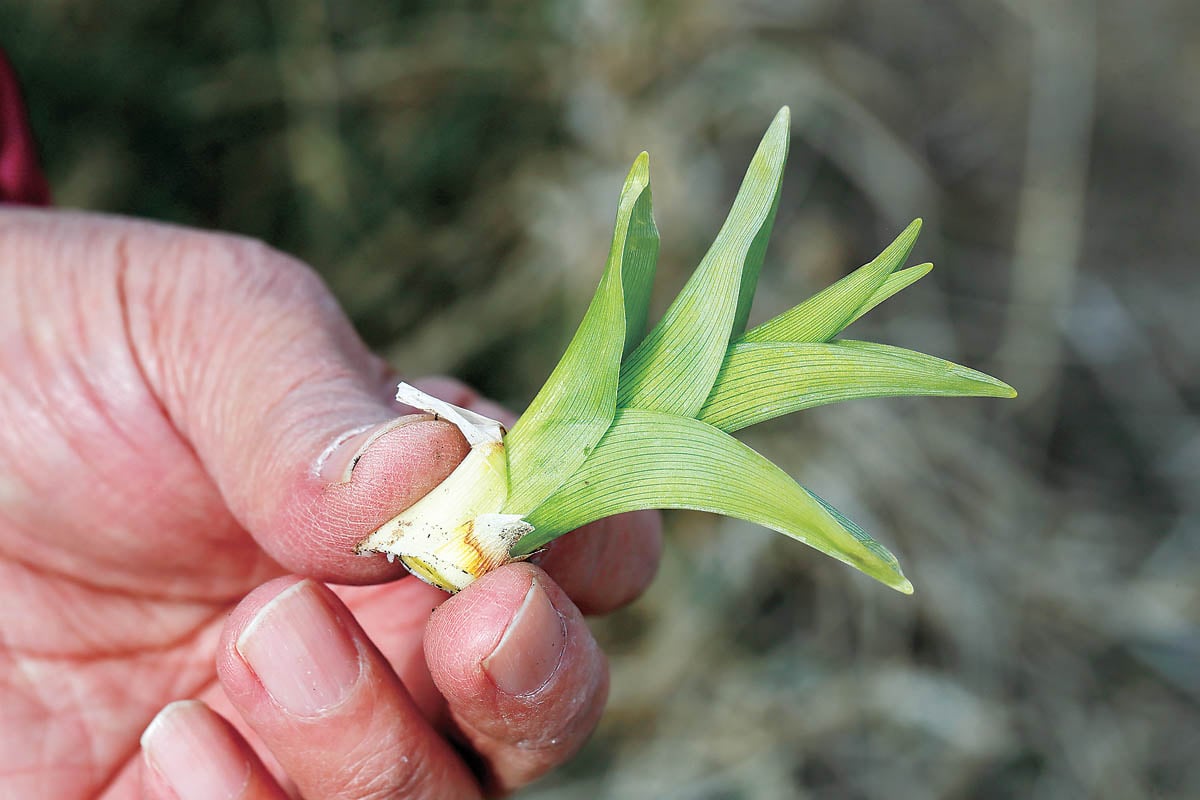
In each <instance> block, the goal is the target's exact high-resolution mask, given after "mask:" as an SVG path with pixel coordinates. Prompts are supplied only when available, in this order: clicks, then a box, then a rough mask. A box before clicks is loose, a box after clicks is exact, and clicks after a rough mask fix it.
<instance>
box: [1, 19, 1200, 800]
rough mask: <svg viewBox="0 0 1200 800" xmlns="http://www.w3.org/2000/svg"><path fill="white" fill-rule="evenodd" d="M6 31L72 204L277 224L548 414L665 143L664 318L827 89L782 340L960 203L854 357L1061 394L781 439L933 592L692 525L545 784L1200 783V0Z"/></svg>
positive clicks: (796, 140)
mask: <svg viewBox="0 0 1200 800" xmlns="http://www.w3.org/2000/svg"><path fill="white" fill-rule="evenodd" d="M0 44H2V45H3V46H4V47H6V48H7V49H8V50H9V52H10V55H11V56H12V58H13V60H14V62H15V63H16V65H17V67H18V71H19V72H20V73H21V74H22V75H23V77H24V79H25V83H26V87H27V90H28V93H29V96H30V102H31V106H32V113H33V120H34V124H35V127H36V129H37V132H38V135H39V138H40V140H41V142H42V148H43V152H44V157H45V160H46V162H47V165H48V167H49V171H50V174H51V178H52V182H53V184H54V187H55V190H56V197H57V200H58V201H59V202H60V203H61V204H64V205H71V206H82V207H86V208H92V209H98V210H106V211H113V212H119V213H127V214H137V215H143V216H148V217H152V218H157V219H166V220H174V221H179V222H183V223H187V224H191V225H200V226H206V227H213V228H220V229H223V230H230V231H237V232H242V233H246V234H249V235H252V236H256V237H260V238H262V239H265V240H266V241H268V242H270V243H272V244H274V245H276V246H278V247H280V248H283V249H285V250H288V251H291V252H293V253H296V254H298V255H300V256H301V257H303V258H305V259H306V260H308V261H309V262H310V263H312V264H314V265H315V266H316V267H317V268H318V269H320V270H321V272H322V273H323V274H324V275H325V276H326V278H327V279H328V281H329V282H330V284H331V285H332V286H333V288H334V290H335V292H336V293H337V295H338V296H339V297H340V299H341V300H342V302H343V303H344V304H345V305H346V307H347V309H348V310H349V312H350V314H351V315H352V316H353V318H354V320H355V321H356V323H357V324H358V326H359V328H360V329H361V330H362V332H363V334H364V336H365V337H366V338H367V339H368V340H369V341H370V342H371V344H373V345H374V346H376V347H378V348H380V349H381V350H383V351H385V352H387V353H388V354H389V355H390V356H391V357H392V358H393V359H394V361H395V363H396V364H397V365H398V366H399V367H401V368H402V369H403V370H405V371H406V372H407V373H410V374H420V373H424V372H429V371H444V372H451V373H455V374H457V375H460V376H462V377H464V378H466V379H468V380H471V381H473V382H474V383H476V384H477V385H479V386H480V387H481V388H483V389H484V390H486V391H487V392H489V393H491V394H492V395H494V396H496V397H498V398H500V399H502V400H504V401H506V402H508V403H510V404H512V405H513V406H515V407H519V406H521V405H522V404H523V403H524V402H527V401H528V399H529V398H530V397H531V396H532V394H533V393H534V391H535V390H536V388H537V387H538V386H539V385H540V383H541V381H542V380H543V379H544V377H545V375H546V374H547V372H548V371H549V368H550V367H551V366H552V365H553V363H554V360H555V359H556V358H557V355H558V354H559V352H560V350H561V347H562V346H563V345H564V344H565V342H566V340H567V338H568V337H569V335H570V333H571V332H572V330H573V326H574V325H575V324H576V322H577V320H578V318H579V316H580V314H581V312H582V310H583V308H584V307H585V304H586V302H587V300H588V298H589V296H590V293H591V291H592V289H593V288H594V285H595V282H596V280H597V279H598V276H599V274H600V270H601V268H602V265H603V260H604V257H605V254H606V252H607V246H608V239H609V237H610V235H611V222H612V218H613V213H614V210H615V203H616V198H617V193H618V190H619V188H620V181H621V179H622V177H623V175H624V173H625V170H626V169H627V168H628V165H629V163H630V162H631V161H632V159H633V158H634V156H635V155H636V154H637V153H638V152H639V151H640V150H642V149H647V150H649V151H650V155H651V170H652V173H651V174H652V180H653V186H654V195H655V197H654V199H655V206H656V216H657V219H658V223H659V227H660V229H661V231H662V234H663V254H662V259H661V264H660V275H659V293H658V294H657V295H656V297H657V308H658V309H659V310H661V309H662V308H663V307H664V306H665V304H666V302H668V301H669V299H670V297H671V296H673V293H674V291H675V290H677V289H678V287H679V286H680V285H681V284H682V282H683V281H684V280H685V278H686V275H687V273H688V271H689V270H690V269H691V268H692V267H694V266H695V264H696V263H697V262H698V260H699V258H700V256H701V255H702V254H703V252H704V250H705V248H706V246H707V244H708V243H709V241H710V240H711V237H712V236H713V235H715V233H716V231H717V228H718V226H719V224H720V222H721V219H722V218H723V215H724V213H725V211H726V210H727V208H728V204H729V203H730V201H731V200H732V197H733V194H734V191H735V189H736V186H737V182H738V180H739V179H740V175H741V170H742V169H743V168H744V167H745V165H746V163H747V162H748V159H749V156H750V154H751V152H752V151H753V148H754V146H755V144H756V143H757V140H758V137H759V136H760V135H761V133H762V131H763V130H764V129H765V127H766V125H767V123H768V122H769V121H770V119H771V116H772V114H773V113H774V111H775V110H776V109H777V108H778V106H780V105H782V104H785V103H786V104H790V105H791V107H792V110H793V116H794V132H793V148H792V153H791V159H790V161H789V165H788V174H787V177H786V182H785V187H784V194H783V199H782V203H781V207H780V211H779V218H778V221H777V223H776V226H775V235H774V238H773V241H772V245H771V247H770V249H769V251H768V254H767V265H766V267H765V268H764V270H763V278H762V286H761V289H760V293H759V297H758V302H757V305H756V310H755V317H754V318H755V319H764V318H766V317H767V316H769V315H771V314H773V313H775V312H778V311H780V310H782V309H784V308H785V307H788V306H790V305H792V304H794V303H796V302H798V301H799V300H801V299H802V298H803V297H805V296H806V295H807V293H809V292H810V291H812V290H814V289H816V288H819V287H821V286H823V285H824V284H826V283H828V282H830V281H832V280H834V279H836V278H838V277H840V276H841V275H842V274H844V273H845V272H846V271H848V270H849V269H850V268H852V267H854V266H857V265H859V264H861V263H863V262H864V261H866V260H868V259H869V258H870V257H872V256H873V255H874V254H875V253H876V252H877V251H878V250H879V249H881V248H882V247H883V245H885V244H886V243H887V242H888V241H890V239H891V238H892V236H894V235H895V234H896V233H897V232H899V230H900V229H901V228H902V227H903V225H904V224H905V223H907V222H908V221H909V219H910V218H912V217H915V216H922V217H924V219H925V221H926V227H925V229H924V232H923V234H922V237H921V239H920V241H919V242H918V245H917V249H916V251H915V253H914V258H916V259H920V260H932V261H934V262H935V263H936V264H937V268H936V269H935V270H934V272H933V274H932V275H931V276H930V277H928V278H926V279H925V280H924V281H922V282H921V283H919V284H918V285H917V286H915V287H914V288H912V289H910V290H908V291H906V292H905V293H904V294H902V295H900V296H899V297H897V298H896V299H894V300H892V301H890V302H889V303H888V304H886V305H885V306H883V307H882V308H880V309H878V310H877V311H875V312H873V313H872V314H871V315H870V316H869V317H867V318H865V319H864V320H862V321H861V322H859V323H857V324H856V326H855V329H853V331H852V333H853V335H854V336H856V337H858V338H865V339H876V340H879V341H884V342H888V343H893V344H900V345H904V346H908V347H912V348H914V349H919V350H924V351H927V352H930V353H935V354H938V355H942V356H945V357H948V358H953V359H956V360H960V361H963V362H965V363H967V364H970V365H972V366H976V367H979V368H981V369H985V370H988V371H990V372H993V373H995V374H997V375H999V376H1000V377H1002V378H1004V379H1005V380H1007V381H1009V382H1010V383H1012V384H1013V385H1014V386H1016V387H1017V388H1018V389H1019V390H1020V391H1021V397H1020V398H1019V399H1018V400H1016V401H1010V402H1000V401H993V400H942V399H916V400H878V401H859V402H857V403H850V404H845V405H842V406H834V407H828V408H820V409H814V410H810V411H806V412H802V413H801V414H799V415H796V416H794V417H792V418H789V419H786V420H782V421H778V422H773V423H768V424H767V425H764V426H762V427H761V428H758V429H755V430H753V431H750V432H748V434H747V436H746V437H745V438H746V439H747V441H749V442H750V443H751V444H752V445H753V446H755V447H756V448H758V449H760V450H762V451H763V452H764V453H766V454H767V455H768V456H770V457H771V458H773V459H774V460H776V461H777V462H778V463H780V464H781V466H783V467H784V468H785V469H788V470H789V471H790V472H791V473H792V474H794V475H796V476H797V477H798V478H799V479H800V480H801V481H802V482H804V483H806V484H808V485H811V486H812V487H813V488H814V489H815V490H816V491H817V492H819V493H821V494H822V495H824V496H826V497H828V498H829V499H830V501H831V502H833V503H835V504H836V505H838V506H839V507H840V508H842V509H843V510H845V511H846V512H847V514H848V515H849V516H850V517H851V518H853V519H855V520H856V521H858V522H859V523H860V524H862V525H863V526H864V527H865V528H867V529H868V530H871V531H872V532H873V533H875V534H876V535H877V536H878V538H880V540H881V541H883V542H884V543H886V544H888V545H889V546H891V547H893V549H894V550H895V551H896V552H897V553H898V555H899V556H900V557H901V560H902V562H903V563H904V565H905V568H906V571H907V573H908V575H909V576H910V577H911V578H912V580H913V582H914V584H915V585H916V586H917V593H916V594H915V595H914V596H913V597H911V598H906V597H902V596H900V595H898V594H895V593H893V592H891V591H889V590H887V589H885V588H883V587H882V586H880V585H878V584H875V583H873V582H871V581H869V580H868V579H865V578H863V577H862V576H859V575H857V574H854V573H852V572H851V571H850V570H848V569H846V568H845V567H842V566H841V565H839V564H836V563H835V562H833V561H831V560H829V559H826V558H823V557H820V556H818V555H817V554H816V553H815V552H813V551H810V550H808V549H806V548H804V547H802V546H799V545H796V544H794V543H791V542H789V541H786V540H784V539H783V538H782V537H779V536H777V535H774V534H771V533H768V532H766V531H764V530H761V529H756V528H754V527H753V526H749V525H745V524H741V523H737V522H732V521H727V520H721V519H716V518H712V517H707V516H704V515H699V514H678V515H673V516H671V517H669V520H668V522H669V528H670V530H669V539H668V540H669V547H668V551H667V554H666V558H665V563H664V565H663V569H662V574H661V576H660V578H659V580H658V582H657V583H656V585H655V586H654V588H653V590H652V591H651V592H650V593H649V595H648V596H646V597H645V598H643V599H642V600H640V601H639V602H638V603H637V604H635V605H634V606H633V607H632V608H630V609H628V610H627V611H625V612H622V613H620V614H618V615H616V616H614V617H611V618H609V619H605V620H598V621H597V622H596V626H595V629H596V631H597V634H598V636H599V637H600V638H601V639H602V641H603V642H605V644H606V646H607V648H608V650H609V652H610V653H611V655H612V666H613V673H614V688H613V694H612V700H611V704H610V709H609V712H608V714H607V716H606V717H605V720H604V722H603V723H602V725H601V727H600V730H599V731H598V733H597V734H596V736H595V737H594V738H593V740H592V741H591V743H590V744H589V745H588V746H587V748H586V749H585V750H584V751H583V752H582V753H581V755H580V756H579V758H578V759H577V760H576V761H574V762H573V763H572V764H571V765H570V766H569V767H567V768H565V769H563V770H561V771H560V772H559V773H557V774H555V775H553V776H551V777H549V778H547V779H545V780H544V781H542V782H541V783H539V784H537V785H536V786H534V787H533V788H531V789H530V790H528V791H527V792H526V793H524V795H523V796H524V797H527V798H575V797H579V798H622V799H625V798H706V799H708V798H712V799H713V800H716V798H792V797H798V798H803V797H811V798H876V797H888V798H958V797H962V798H1010V797H1022V798H1056V799H1057V798H1141V797H1155V798H1194V797H1200V758H1197V754H1198V753H1200V626H1198V620H1197V617H1198V614H1200V558H1198V555H1200V490H1198V487H1197V483H1198V482H1197V478H1198V476H1200V416H1198V412H1197V407H1198V404H1200V372H1198V370H1197V366H1196V365H1197V363H1198V360H1197V359H1198V357H1200V313H1198V311H1200V280H1198V279H1197V269H1198V264H1197V257H1196V254H1197V252H1200V224H1197V221H1196V215H1197V209H1198V208H1200V203H1198V200H1200V188H1198V187H1200V99H1198V96H1197V88H1196V87H1197V86H1200V14H1198V13H1196V6H1195V2H1194V0H1157V1H1155V0H1151V1H1150V2H1139V0H925V1H924V2H903V3H899V2H883V0H874V1H871V2H868V1H866V0H859V1H851V2H837V1H836V0H804V1H800V2H784V0H756V1H755V2H721V1H720V0H696V1H694V2H681V1H680V0H674V2H649V0H647V1H646V2H631V1H626V2H605V1H604V0H567V1H564V2H549V1H548V0H547V1H545V2H530V3H517V2H503V0H477V2H472V3H465V2H455V3H436V2H407V3H399V2H383V0H378V1H377V2H338V3H335V2H325V3H322V2H317V0H307V1H305V0H301V1H300V2H284V1H283V0H259V1H258V2H234V1H233V0H219V1H217V2H207V3H198V2H183V1H182V0H177V1H176V2H155V3H150V2H144V3H140V4H138V3H125V4H109V3H101V2H98V0H77V1H76V2H69V1H68V0H43V2H39V3H36V4H35V3H18V2H15V0H0ZM913 263H916V262H915V261H914V262H913Z"/></svg>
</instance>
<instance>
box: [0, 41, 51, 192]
mask: <svg viewBox="0 0 1200 800" xmlns="http://www.w3.org/2000/svg"><path fill="white" fill-rule="evenodd" d="M0 203H22V204H25V205H33V206H46V205H50V186H49V184H47V183H46V178H45V176H44V175H42V170H41V168H40V167H39V166H38V158H37V150H36V148H35V147H34V144H33V131H31V130H30V129H29V121H28V120H27V119H26V118H25V105H24V104H23V103H22V102H21V90H20V87H19V86H17V74H16V72H14V71H13V68H12V64H10V63H9V61H8V58H7V57H6V56H5V55H4V51H3V50H0Z"/></svg>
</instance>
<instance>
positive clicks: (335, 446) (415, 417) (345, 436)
mask: <svg viewBox="0 0 1200 800" xmlns="http://www.w3.org/2000/svg"><path fill="white" fill-rule="evenodd" d="M433 418H434V417H433V415H432V414H405V415H404V416H402V417H397V418H396V419H393V420H391V421H389V422H383V423H378V422H374V423H371V424H370V425H361V426H359V427H357V428H351V429H350V430H348V431H346V432H344V433H342V434H341V435H340V436H338V437H336V438H335V439H334V440H333V441H332V442H331V443H330V444H329V446H328V447H326V448H325V450H324V452H322V453H321V455H319V456H318V457H317V460H316V463H315V464H314V465H313V472H314V473H316V475H317V477H319V478H320V479H321V480H323V481H324V482H325V483H330V484H338V483H349V482H350V479H351V478H352V477H353V476H354V467H355V465H357V464H358V462H359V459H361V458H362V457H363V454H364V453H366V452H367V450H368V449H369V448H370V447H371V446H372V445H374V444H375V443H376V442H377V441H379V439H380V438H382V437H384V436H386V435H387V434H389V433H391V432H392V431H394V430H396V429H397V428H403V427H404V426H405V425H411V424H412V423H414V422H425V421H428V420H431V419H433Z"/></svg>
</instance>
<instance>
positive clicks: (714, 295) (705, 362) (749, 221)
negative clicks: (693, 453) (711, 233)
mask: <svg viewBox="0 0 1200 800" xmlns="http://www.w3.org/2000/svg"><path fill="white" fill-rule="evenodd" d="M788 124H789V112H788V109H787V108H786V107H785V108H783V109H782V110H780V112H779V114H778V115H777V116H776V117H775V121H774V122H772V123H771V127H770V128H769V129H768V130H767V133H766V135H765V136H764V137H763V139H762V142H761V144H759V146H758V151H757V152H756V153H755V154H754V158H753V159H752V160H751V162H750V168H749V169H748V170H747V171H746V177H745V178H744V179H743V181H742V186H741V188H740V189H739V190H738V194H737V198H736V199H735V200H734V202H733V208H732V209H731V210H730V212H729V217H728V218H727V219H726V220H725V224H724V226H722V228H721V232H720V233H718V234H717V238H716V239H715V240H714V241H713V244H712V247H711V248H709V251H708V253H707V254H706V255H705V256H704V259H703V260H702V261H701V262H700V266H699V267H697V268H696V272H695V274H694V275H692V277H691V279H690V280H689V281H688V282H687V285H686V286H684V288H683V291H681V292H680V293H679V296H678V297H677V298H676V299H675V302H673V303H672V304H671V306H670V308H668V309H667V313H666V314H665V315H664V316H663V318H662V320H661V321H660V322H659V323H658V325H656V326H655V327H654V329H653V330H652V331H651V332H650V333H649V334H648V335H647V336H646V338H645V339H644V340H643V341H642V343H641V344H639V345H638V347H637V348H636V349H635V350H634V351H633V352H632V353H631V354H630V355H629V357H628V359H627V360H626V363H625V365H624V367H623V368H622V370H621V383H620V387H619V394H618V402H619V405H621V406H622V407H623V408H645V409H650V410H654V411H662V412H665V413H671V414H680V415H683V416H688V417H690V416H692V415H694V414H695V413H696V411H698V410H699V408H700V406H701V405H703V404H704V399H705V398H706V397H708V391H709V389H710V388H711V387H712V382H713V380H714V379H715V378H716V376H717V370H719V369H720V368H721V361H722V360H723V359H724V357H725V350H726V348H727V347H728V346H729V342H730V339H731V338H733V337H734V336H735V335H736V334H737V332H738V331H739V329H740V328H739V325H744V324H745V318H746V315H748V314H749V310H750V301H751V298H752V296H753V294H754V288H755V286H756V284H757V280H758V271H759V268H760V267H761V265H762V258H763V253H764V251H765V249H766V240H767V235H768V234H769V233H770V229H771V223H772V221H773V220H774V216H775V208H776V205H777V203H778V199H779V187H780V182H781V180H782V178H783V167H784V163H785V161H786V159H787V146H788Z"/></svg>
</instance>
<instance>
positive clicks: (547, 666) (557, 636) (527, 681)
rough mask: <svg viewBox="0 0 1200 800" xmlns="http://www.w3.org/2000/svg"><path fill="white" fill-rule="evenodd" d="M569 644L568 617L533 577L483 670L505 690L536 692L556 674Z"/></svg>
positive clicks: (508, 692) (486, 659) (516, 693)
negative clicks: (566, 618) (557, 607)
mask: <svg viewBox="0 0 1200 800" xmlns="http://www.w3.org/2000/svg"><path fill="white" fill-rule="evenodd" d="M566 645H567V621H566V620H565V619H563V616H562V614H559V613H558V610H557V609H556V608H555V607H554V604H553V603H551V602H550V596H549V595H547V594H546V590H545V589H543V588H542V585H541V584H540V583H539V582H538V579H537V578H534V579H533V583H532V584H531V585H530V587H529V591H528V592H526V594H525V599H524V600H523V601H522V602H521V607H520V608H519V609H517V613H516V614H514V615H513V618H512V621H511V622H509V623H508V627H507V628H505V629H504V635H503V636H501V637H500V642H499V643H498V644H497V645H496V648H495V649H494V650H492V652H491V653H490V654H488V656H487V658H485V659H484V660H483V670H484V672H486V673H487V674H488V676H489V677H490V678H491V679H492V682H493V683H494V684H496V688H498V689H499V690H500V691H502V692H504V693H505V694H510V695H527V694H533V693H534V692H536V691H538V690H539V689H541V688H542V687H543V686H545V685H546V684H547V683H549V682H550V679H551V678H552V677H554V673H555V672H556V671H557V670H558V665H559V662H561V661H562V655H563V650H565V649H566Z"/></svg>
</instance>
